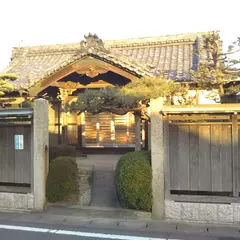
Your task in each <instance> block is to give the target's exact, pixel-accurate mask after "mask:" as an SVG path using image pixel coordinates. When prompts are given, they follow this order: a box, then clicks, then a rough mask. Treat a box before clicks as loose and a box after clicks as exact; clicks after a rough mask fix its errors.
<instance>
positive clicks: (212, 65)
mask: <svg viewBox="0 0 240 240" xmlns="http://www.w3.org/2000/svg"><path fill="white" fill-rule="evenodd" d="M237 52H240V38H238V39H237V40H236V41H235V42H233V43H232V45H230V46H228V50H227V52H223V51H222V43H221V40H220V35H219V33H218V32H212V33H208V34H205V35H204V36H203V46H202V48H201V49H200V50H199V52H196V53H195V54H196V55H197V56H199V57H200V64H199V65H198V69H197V71H193V70H192V71H190V75H191V76H192V79H193V81H194V83H195V84H196V89H203V90H211V94H212V93H213V91H214V90H216V91H215V92H216V94H219V96H220V97H223V96H225V95H227V94H230V93H231V94H234V93H237V92H239V91H240V87H239V85H238V84H237V83H236V79H237V77H238V73H239V70H238V69H234V68H233V67H234V66H236V65H237V64H239V63H240V60H236V59H233V58H231V56H233V55H234V54H236V53H237ZM216 94H215V96H216ZM215 96H214V95H213V97H215Z"/></svg>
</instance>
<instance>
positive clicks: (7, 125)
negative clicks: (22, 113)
mask: <svg viewBox="0 0 240 240" xmlns="http://www.w3.org/2000/svg"><path fill="white" fill-rule="evenodd" d="M10 111H11V110H10ZM18 138H19V139H20V138H22V139H21V140H18ZM19 141H21V143H20V142H19ZM31 168H32V121H31V118H28V117H26V118H21V119H19V118H15V117H11V118H7V117H3V118H2V117H0V191H5V192H6V191H13V192H15V191H16V192H26V191H30V186H31V171H32V169H31Z"/></svg>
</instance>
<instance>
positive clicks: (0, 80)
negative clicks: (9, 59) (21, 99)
mask: <svg viewBox="0 0 240 240" xmlns="http://www.w3.org/2000/svg"><path fill="white" fill-rule="evenodd" d="M14 80H16V77H15V76H14V75H13V74H0V96H3V95H5V93H7V92H11V91H13V90H14V88H13V86H12V84H11V83H10V82H9V81H14Z"/></svg>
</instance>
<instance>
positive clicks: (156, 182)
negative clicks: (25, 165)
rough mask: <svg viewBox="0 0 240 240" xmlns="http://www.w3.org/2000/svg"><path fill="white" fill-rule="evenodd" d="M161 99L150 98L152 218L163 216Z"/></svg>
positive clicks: (161, 217)
mask: <svg viewBox="0 0 240 240" xmlns="http://www.w3.org/2000/svg"><path fill="white" fill-rule="evenodd" d="M162 106H163V99H162V98H158V99H154V100H151V102H150V108H151V115H150V116H151V154H152V193H153V202H152V218H153V219H163V218H164V193H165V191H164V143H163V119H162V116H161V114H160V113H159V112H160V110H161V108H162Z"/></svg>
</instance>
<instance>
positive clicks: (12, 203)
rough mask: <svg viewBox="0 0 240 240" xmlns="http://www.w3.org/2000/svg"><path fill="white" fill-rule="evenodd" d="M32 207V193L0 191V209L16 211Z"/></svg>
mask: <svg viewBox="0 0 240 240" xmlns="http://www.w3.org/2000/svg"><path fill="white" fill-rule="evenodd" d="M33 207H34V197H33V194H31V193H27V194H23V193H5V192H2V193H0V209H4V210H10V211H16V210H20V211H22V210H32V209H33Z"/></svg>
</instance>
